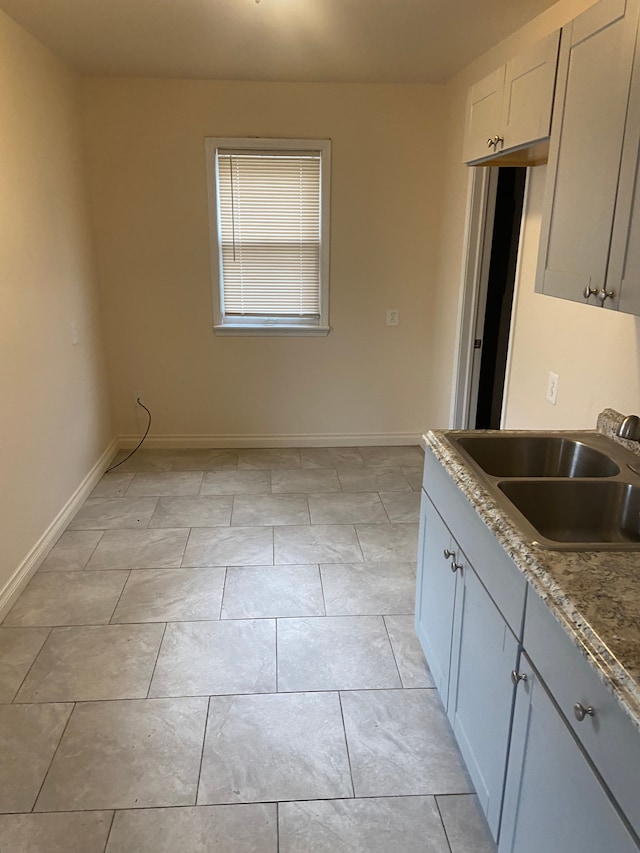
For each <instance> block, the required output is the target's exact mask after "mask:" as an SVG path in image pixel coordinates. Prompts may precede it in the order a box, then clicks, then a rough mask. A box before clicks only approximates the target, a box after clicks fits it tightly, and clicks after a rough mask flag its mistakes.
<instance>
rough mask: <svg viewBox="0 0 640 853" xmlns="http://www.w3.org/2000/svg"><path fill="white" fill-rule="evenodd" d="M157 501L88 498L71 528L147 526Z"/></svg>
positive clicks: (150, 499)
mask: <svg viewBox="0 0 640 853" xmlns="http://www.w3.org/2000/svg"><path fill="white" fill-rule="evenodd" d="M157 503H158V499H157V498H129V497H124V498H87V500H86V501H85V502H84V504H83V505H82V507H81V508H80V509H79V511H78V512H77V514H76V516H75V518H74V519H73V520H72V521H71V524H70V525H69V530H113V529H120V528H125V529H126V528H135V527H147V526H148V524H149V521H150V520H151V516H152V515H153V513H154V510H155V508H156V504H157Z"/></svg>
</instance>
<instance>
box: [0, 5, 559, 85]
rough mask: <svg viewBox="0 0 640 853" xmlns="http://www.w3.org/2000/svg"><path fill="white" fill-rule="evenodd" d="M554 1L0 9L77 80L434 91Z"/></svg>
mask: <svg viewBox="0 0 640 853" xmlns="http://www.w3.org/2000/svg"><path fill="white" fill-rule="evenodd" d="M554 2H555V0H366V2H365V0H259V2H256V0H0V9H3V10H4V11H5V12H7V14H9V15H10V16H11V17H12V18H14V19H15V20H16V21H17V22H18V23H19V24H21V25H22V26H23V27H25V29H27V30H28V31H29V32H31V33H32V34H33V35H34V36H35V37H36V38H37V39H39V40H40V41H41V42H43V43H44V44H46V45H47V46H48V47H50V48H51V49H52V50H53V51H54V52H55V53H57V54H58V55H59V56H61V57H62V58H63V59H64V60H65V61H66V62H68V63H69V64H70V65H71V66H72V67H74V68H75V69H77V70H78V71H79V72H80V73H82V74H85V75H97V76H119V77H122V76H125V77H183V78H194V77H195V78H209V79H219V80H278V81H300V82H309V81H317V82H362V83H370V82H371V83H373V82H377V83H383V82H388V83H439V82H443V81H445V80H448V79H449V78H450V77H451V76H453V75H454V74H455V73H456V72H457V71H458V70H460V69H461V68H463V67H464V66H465V65H467V64H468V63H469V62H470V61H471V60H473V59H475V58H476V57H477V56H479V55H480V54H482V53H484V51H485V50H487V49H488V48H490V47H491V46H492V45H494V44H496V43H497V42H499V41H501V40H502V39H503V38H504V37H505V36H507V35H509V33H511V32H513V31H514V30H516V29H518V28H519V27H521V26H522V25H523V24H525V23H526V22H527V21H529V20H531V19H532V18H534V17H535V16H536V15H537V14H539V13H540V12H542V11H544V10H545V9H546V8H548V7H549V6H552V5H553V3H554Z"/></svg>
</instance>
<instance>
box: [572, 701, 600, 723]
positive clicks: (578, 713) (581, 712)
mask: <svg viewBox="0 0 640 853" xmlns="http://www.w3.org/2000/svg"><path fill="white" fill-rule="evenodd" d="M595 713H596V712H595V711H594V710H593V708H592V707H591V705H589V707H588V708H585V707H584V705H582V704H581V703H580V702H576V704H575V705H574V706H573V716H574V717H575V718H576V720H577V721H578V722H579V723H581V722H582V721H583V720H584V718H585V717H593V716H595Z"/></svg>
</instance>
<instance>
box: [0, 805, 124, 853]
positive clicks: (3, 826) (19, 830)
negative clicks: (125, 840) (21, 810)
mask: <svg viewBox="0 0 640 853" xmlns="http://www.w3.org/2000/svg"><path fill="white" fill-rule="evenodd" d="M112 819H113V812H111V811H108V812H72V813H68V814H13V815H0V850H2V851H6V853H103V851H104V848H105V844H106V843H107V836H108V835H109V828H110V827H111V821H112Z"/></svg>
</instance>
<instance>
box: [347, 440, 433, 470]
mask: <svg viewBox="0 0 640 853" xmlns="http://www.w3.org/2000/svg"><path fill="white" fill-rule="evenodd" d="M359 449H360V455H361V456H362V458H363V459H364V464H365V465H366V466H367V467H368V468H396V467H397V468H399V467H403V468H418V467H419V466H421V465H422V464H423V462H424V453H423V452H422V450H421V449H420V448H419V447H418V446H417V445H409V446H405V447H361V448H359Z"/></svg>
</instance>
